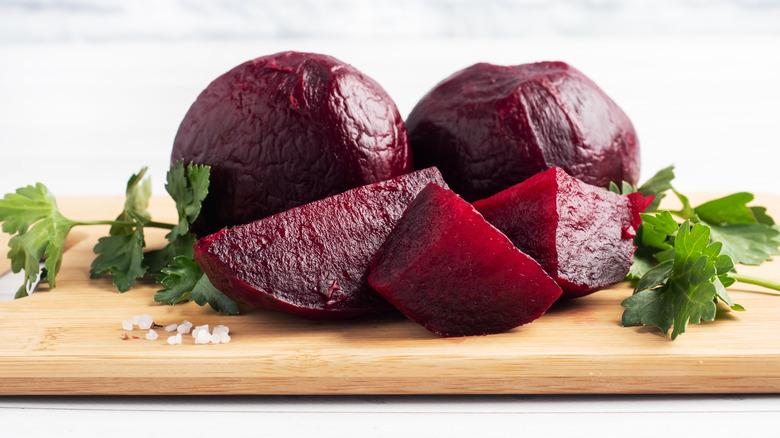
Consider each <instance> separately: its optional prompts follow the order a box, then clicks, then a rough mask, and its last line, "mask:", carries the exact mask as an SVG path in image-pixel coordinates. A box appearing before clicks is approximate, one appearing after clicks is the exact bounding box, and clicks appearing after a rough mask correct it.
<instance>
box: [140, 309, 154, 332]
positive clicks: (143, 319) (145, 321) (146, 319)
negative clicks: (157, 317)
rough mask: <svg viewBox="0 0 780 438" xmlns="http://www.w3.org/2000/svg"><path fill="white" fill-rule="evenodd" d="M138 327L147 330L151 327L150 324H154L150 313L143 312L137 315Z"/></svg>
mask: <svg viewBox="0 0 780 438" xmlns="http://www.w3.org/2000/svg"><path fill="white" fill-rule="evenodd" d="M137 324H138V328H140V329H141V330H148V329H150V328H151V327H152V324H154V318H152V316H151V315H147V314H145V313H144V314H143V315H138V323H137Z"/></svg>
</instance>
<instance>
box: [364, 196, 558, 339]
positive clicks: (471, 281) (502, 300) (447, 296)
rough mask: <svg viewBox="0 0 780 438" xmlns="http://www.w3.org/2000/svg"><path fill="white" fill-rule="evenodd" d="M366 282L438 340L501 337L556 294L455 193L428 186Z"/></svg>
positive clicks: (385, 246) (530, 318) (539, 271)
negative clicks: (447, 337) (467, 337)
mask: <svg viewBox="0 0 780 438" xmlns="http://www.w3.org/2000/svg"><path fill="white" fill-rule="evenodd" d="M368 281H369V283H370V284H371V286H372V287H374V289H376V290H377V291H378V292H379V293H381V294H382V296H384V297H385V298H386V299H387V300H388V301H389V302H390V303H392V304H393V305H394V306H396V307H397V308H398V309H399V310H400V311H401V312H403V313H404V314H405V315H406V316H408V317H409V318H410V319H412V320H413V321H415V322H417V323H419V324H421V325H422V326H423V327H425V328H426V329H428V330H430V331H431V332H433V333H436V334H439V335H442V336H469V335H485V334H491V333H500V332H504V331H507V330H510V329H512V328H514V327H517V326H519V325H522V324H526V323H529V322H531V321H533V320H534V319H536V318H538V317H540V316H541V315H542V314H543V313H544V312H545V311H546V310H547V309H548V308H549V307H550V305H551V304H552V303H553V302H554V301H555V300H556V299H557V298H558V297H559V296H560V295H561V289H560V287H558V285H557V284H556V283H555V281H553V279H552V278H550V277H549V276H548V275H547V274H546V273H545V272H544V270H543V269H542V267H541V266H539V264H538V263H537V262H536V261H534V260H533V259H532V258H531V257H529V256H527V255H525V254H523V253H522V252H520V251H519V250H518V249H517V248H515V246H514V245H512V242H510V241H509V239H508V238H507V237H506V236H504V235H503V234H501V232H500V231H498V230H497V229H496V228H495V227H493V226H492V225H490V224H489V223H487V221H485V219H484V218H483V217H482V216H481V215H480V214H479V213H478V212H477V211H476V210H475V209H474V208H473V207H472V206H471V205H470V204H469V203H468V202H466V201H464V200H463V199H461V198H460V197H459V196H458V195H456V194H455V193H454V192H452V191H450V190H447V189H443V188H441V187H439V186H437V185H434V184H429V185H428V187H426V188H425V189H424V190H423V191H422V192H420V194H419V195H418V196H417V198H415V200H414V201H413V202H412V203H411V204H410V205H409V209H408V210H407V211H406V212H405V213H404V216H403V217H402V218H401V220H400V221H399V222H398V225H397V226H396V228H395V230H393V232H392V233H391V234H390V236H389V237H388V239H387V241H386V242H385V243H384V244H383V245H382V247H381V248H380V250H379V251H378V252H377V255H376V257H375V258H374V261H373V262H372V264H371V274H370V275H369V277H368Z"/></svg>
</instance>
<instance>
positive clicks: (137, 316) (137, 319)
mask: <svg viewBox="0 0 780 438" xmlns="http://www.w3.org/2000/svg"><path fill="white" fill-rule="evenodd" d="M140 320H141V315H133V325H138V322H139V321H140Z"/></svg>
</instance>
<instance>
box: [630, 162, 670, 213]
mask: <svg viewBox="0 0 780 438" xmlns="http://www.w3.org/2000/svg"><path fill="white" fill-rule="evenodd" d="M673 179H674V166H668V167H665V168H663V169H661V170H659V171H658V172H656V174H655V175H653V176H652V177H650V179H648V180H647V181H645V182H644V184H642V185H641V186H639V187H638V188H637V189H636V191H638V192H639V193H641V194H642V195H643V196H653V197H654V198H655V199H653V202H651V203H650V205H649V206H648V207H647V208H646V209H645V211H646V212H648V213H650V212H654V211H657V210H658V206H659V205H660V204H661V199H663V198H664V197H665V196H666V192H667V191H669V190H670V189H671V188H672V180H673ZM624 194H625V193H624Z"/></svg>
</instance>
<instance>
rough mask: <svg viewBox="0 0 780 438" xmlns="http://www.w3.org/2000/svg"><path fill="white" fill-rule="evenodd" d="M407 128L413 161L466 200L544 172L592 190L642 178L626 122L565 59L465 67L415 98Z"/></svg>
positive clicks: (635, 145) (632, 133) (633, 135)
mask: <svg viewBox="0 0 780 438" xmlns="http://www.w3.org/2000/svg"><path fill="white" fill-rule="evenodd" d="M406 128H407V130H408V133H409V144H410V146H411V148H412V153H413V154H414V163H415V165H416V166H418V167H419V168H425V167H429V166H436V167H438V168H439V170H441V173H442V175H444V179H445V180H446V181H447V184H449V185H450V187H452V190H454V191H455V192H456V193H458V194H460V195H461V196H463V198H464V199H466V200H467V201H470V202H473V201H475V200H478V199H483V198H487V197H488V196H492V195H494V194H496V193H498V192H499V191H501V190H503V189H506V188H508V187H511V186H512V185H514V184H517V183H519V182H521V181H523V180H525V179H527V178H530V177H531V176H533V175H535V174H537V173H539V172H542V171H544V170H546V169H548V168H550V167H561V168H563V169H565V170H566V171H567V172H568V173H569V174H570V175H572V176H575V177H577V178H579V179H581V180H583V181H585V182H587V183H589V184H593V185H597V186H599V187H607V186H608V185H609V182H610V181H614V182H615V183H617V184H620V183H621V182H622V181H628V182H630V183H631V184H636V183H637V180H638V178H639V162H640V151H639V142H638V140H637V135H636V132H635V130H634V127H633V125H632V123H631V121H630V120H629V118H628V116H626V114H625V113H624V112H623V111H622V110H621V109H620V107H618V106H617V104H615V102H614V101H612V99H610V98H609V96H607V95H606V93H604V92H603V91H602V90H601V89H600V88H599V87H598V86H597V85H596V84H595V83H594V82H593V81H592V80H590V79H589V78H588V77H586V76H585V75H584V74H582V73H581V72H580V71H578V70H577V69H575V68H574V67H571V66H569V65H568V64H566V63H563V62H538V63H534V64H522V65H511V66H501V65H492V64H487V63H480V64H475V65H472V66H470V67H467V68H465V69H463V70H461V71H458V72H456V73H454V74H453V75H452V76H450V77H448V78H447V79H445V80H443V81H442V82H441V83H439V84H438V85H436V86H435V87H434V88H433V89H432V90H431V91H429V92H428V93H427V94H426V95H425V96H424V97H423V98H422V99H420V101H419V102H418V103H417V105H416V106H415V107H414V109H413V110H412V112H411V113H410V114H409V117H407V119H406Z"/></svg>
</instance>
